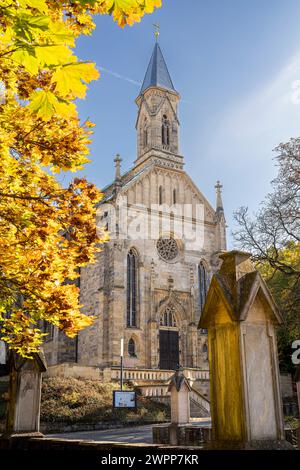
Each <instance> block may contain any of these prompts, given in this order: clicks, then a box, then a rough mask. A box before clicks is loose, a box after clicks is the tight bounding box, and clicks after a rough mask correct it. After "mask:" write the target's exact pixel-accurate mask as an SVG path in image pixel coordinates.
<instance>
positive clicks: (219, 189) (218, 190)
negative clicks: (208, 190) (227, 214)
mask: <svg viewBox="0 0 300 470" xmlns="http://www.w3.org/2000/svg"><path fill="white" fill-rule="evenodd" d="M215 188H216V193H217V203H216V210H217V211H220V210H222V211H223V202H222V188H223V185H222V184H221V183H220V181H219V180H218V181H217V184H216V185H215Z"/></svg>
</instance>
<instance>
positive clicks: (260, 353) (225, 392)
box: [199, 251, 289, 449]
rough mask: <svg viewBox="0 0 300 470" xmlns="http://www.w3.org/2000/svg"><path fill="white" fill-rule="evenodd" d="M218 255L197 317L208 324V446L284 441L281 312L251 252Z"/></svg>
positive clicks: (279, 443)
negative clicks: (279, 339)
mask: <svg viewBox="0 0 300 470" xmlns="http://www.w3.org/2000/svg"><path fill="white" fill-rule="evenodd" d="M220 258H221V259H222V261H223V263H222V265H221V268H220V270H219V271H218V272H217V273H216V274H215V275H214V276H213V278H212V281H211V284H210V287H209V291H208V294H207V298H206V303H205V305H204V309H203V312H202V315H201V318H200V322H199V328H207V329H208V353H209V367H210V392H211V414H212V441H211V444H210V447H212V448H218V449H222V448H229V449H235V448H241V449H243V448H263V449H268V448H282V447H288V446H289V444H288V443H286V441H285V440H284V424H283V413H282V403H281V394H280V387H279V367H278V354H277V345H276V332H275V329H276V326H277V325H279V324H280V323H281V322H282V318H281V315H280V313H279V311H278V309H277V307H276V305H275V303H274V300H273V298H272V296H271V294H270V292H269V290H268V287H267V286H266V283H265V282H264V280H263V279H262V277H261V275H260V273H259V272H258V271H257V270H255V268H254V267H253V264H252V262H251V260H250V254H248V253H244V252H240V251H231V252H227V253H223V254H222V255H220Z"/></svg>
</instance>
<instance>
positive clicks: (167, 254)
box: [156, 238, 178, 261]
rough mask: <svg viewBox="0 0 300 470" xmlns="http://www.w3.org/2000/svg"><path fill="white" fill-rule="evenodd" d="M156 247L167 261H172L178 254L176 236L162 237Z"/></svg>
mask: <svg viewBox="0 0 300 470" xmlns="http://www.w3.org/2000/svg"><path fill="white" fill-rule="evenodd" d="M156 247H157V251H158V254H159V255H160V256H161V258H162V259H164V260H165V261H172V260H173V259H175V258H176V257H177V256H178V245H177V242H176V240H174V238H160V239H159V240H158V241H157V244H156Z"/></svg>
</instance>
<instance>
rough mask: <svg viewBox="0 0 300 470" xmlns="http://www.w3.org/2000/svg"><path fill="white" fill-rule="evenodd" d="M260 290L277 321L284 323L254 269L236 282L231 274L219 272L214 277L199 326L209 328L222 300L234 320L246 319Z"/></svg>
mask: <svg viewBox="0 0 300 470" xmlns="http://www.w3.org/2000/svg"><path fill="white" fill-rule="evenodd" d="M259 290H261V292H262V294H263V296H264V299H265V300H266V302H267V304H268V305H269V307H270V309H271V311H272V312H273V315H274V317H275V319H276V320H277V322H278V323H279V324H280V323H282V316H281V314H280V312H279V310H278V308H277V306H276V304H275V302H274V300H273V297H272V295H271V293H270V291H269V289H268V287H267V285H266V283H265V281H264V280H263V279H262V277H261V275H260V273H259V272H258V271H254V270H253V271H252V272H248V273H245V274H244V275H243V276H242V277H240V279H238V280H237V281H235V282H232V278H230V276H226V275H225V274H223V273H220V272H218V273H217V274H214V276H213V278H212V281H211V284H210V287H209V291H208V294H207V298H206V302H205V305H204V309H203V311H202V315H201V318H200V321H199V328H207V326H208V325H209V324H210V323H211V321H212V319H213V315H214V312H216V310H215V306H216V304H217V302H218V301H220V300H221V302H222V303H223V305H224V306H225V308H226V310H227V312H228V314H229V316H230V318H231V320H232V321H237V322H239V321H243V320H246V318H247V316H248V313H249V311H250V308H251V306H252V304H253V302H254V300H255V298H256V296H257V294H258V291H259Z"/></svg>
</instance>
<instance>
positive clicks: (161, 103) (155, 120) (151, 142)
mask: <svg viewBox="0 0 300 470" xmlns="http://www.w3.org/2000/svg"><path fill="white" fill-rule="evenodd" d="M179 100H180V95H179V93H178V92H177V91H176V90H175V88H174V85H173V82H172V79H171V77H170V74H169V71H168V68H167V65H166V62H165V59H164V57H163V55H162V52H161V49H160V47H159V44H158V42H157V41H156V43H155V46H154V49H153V53H152V56H151V59H150V62H149V65H148V68H147V71H146V75H145V78H144V81H143V84H142V87H141V90H140V93H139V96H138V97H137V99H136V104H137V105H138V108H139V109H138V117H137V122H136V129H137V160H136V162H135V163H136V165H139V164H141V163H144V162H147V161H148V159H149V157H150V155H151V151H155V152H156V154H157V156H159V157H160V158H161V159H163V160H165V161H166V162H168V161H169V162H173V163H175V164H176V165H181V167H182V161H183V158H182V157H181V156H180V153H179V126H180V123H179V119H178V104H179Z"/></svg>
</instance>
